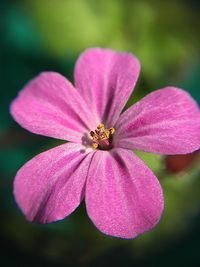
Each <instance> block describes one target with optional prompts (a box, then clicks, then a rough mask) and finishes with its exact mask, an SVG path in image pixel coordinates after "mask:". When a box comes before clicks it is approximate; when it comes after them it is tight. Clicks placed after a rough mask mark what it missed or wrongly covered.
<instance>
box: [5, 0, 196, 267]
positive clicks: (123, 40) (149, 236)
mask: <svg viewBox="0 0 200 267" xmlns="http://www.w3.org/2000/svg"><path fill="white" fill-rule="evenodd" d="M199 11H200V4H199V1H187V0H185V1H184V0H182V1H181V0H175V1H172V0H170V1H156V0H148V1H147V0H146V1H145V0H136V1H134V0H133V1H131V0H124V1H123V0H121V1H120V0H107V1H106V0H105V1H104V0H99V1H96V0H74V1H72V0H66V1H65V0H58V1H53V0H52V1H50V0H27V1H25V0H24V1H22V0H19V1H14V0H13V1H3V0H1V2H0V245H1V250H0V265H1V266H6V267H7V266H20V267H21V266H30V267H32V266H58V267H59V266H95V267H96V266H139V267H140V266H141V267H142V266H152V267H154V266H155V267H157V266H164V267H165V266H169V265H170V266H199V265H200V256H199V239H200V223H199V219H200V196H199V195H200V194H199V191H200V179H199V178H200V165H199V162H200V156H199V152H196V153H194V154H192V155H187V156H185V157H181V156H176V157H161V156H158V155H153V154H150V153H141V152H137V154H138V156H140V157H141V158H142V159H143V160H144V161H145V162H146V163H147V164H148V165H149V166H150V167H151V168H152V169H153V171H154V172H155V173H156V175H157V176H158V177H159V179H160V182H161V184H162V186H163V190H164V195H165V211H164V214H163V217H162V219H161V221H160V223H159V224H158V225H157V226H156V227H155V229H153V230H152V231H151V232H149V233H145V234H144V235H141V236H139V237H138V238H136V239H134V240H123V239H117V238H113V237H108V236H105V235H103V234H102V233H100V232H99V231H98V230H97V229H96V228H95V227H94V226H93V224H92V223H91V222H90V220H89V218H88V216H87V214H86V211H85V206H84V203H83V204H82V205H81V206H80V207H79V208H78V209H77V210H76V211H75V212H74V213H73V214H72V215H71V216H69V217H68V218H66V219H64V220H63V221H60V222H56V223H52V224H48V225H37V224H31V223H29V222H27V221H26V220H25V218H24V216H23V214H22V213H21V212H20V210H19V208H18V207H17V206H16V203H15V200H14V198H13V194H12V190H13V179H14V176H15V174H16V172H17V170H18V169H19V168H20V167H21V166H22V165H23V164H24V163H25V162H26V161H28V160H29V159H30V158H32V157H33V156H34V155H36V154H38V153H40V152H41V151H44V150H47V149H49V148H50V147H54V146H55V145H57V144H59V143H60V141H57V140H53V139H50V138H46V137H42V136H37V135H34V134H31V133H29V132H27V131H25V130H24V129H22V128H21V127H20V126H19V125H17V124H16V123H15V122H14V120H13V119H12V118H11V116H10V114H9V105H10V102H11V101H12V100H13V99H14V98H15V97H16V95H17V93H18V92H19V90H20V89H21V88H22V87H23V86H24V84H26V82H27V81H28V80H30V79H31V78H33V77H34V76H36V75H37V74H38V73H39V72H41V71H44V70H54V71H57V72H60V73H62V74H63V75H65V76H66V77H67V78H68V79H70V80H71V81H72V82H73V69H74V64H75V61H76V59H77V57H78V56H79V54H80V53H81V52H82V51H83V50H84V49H86V48H88V47H96V46H100V47H109V48H111V49H116V50H120V51H130V52H132V53H134V54H135V55H136V56H137V57H138V58H139V59H140V61H141V65H142V70H141V75H140V78H139V81H138V84H137V86H136V89H135V91H134V95H133V96H132V97H131V98H130V100H129V102H128V104H127V106H126V107H128V106H130V105H131V104H133V103H134V102H135V101H137V100H138V99H140V98H141V97H143V96H144V95H146V94H147V93H149V92H151V91H153V90H155V89H158V88H161V87H164V86H166V85H175V86H177V87H181V88H184V89H185V90H187V91H188V92H190V94H191V95H192V96H193V97H194V98H195V99H196V101H197V102H198V103H200V89H199V88H200V75H199V71H200V56H199V52H200V47H199V43H200V37H199V28H200V20H199V15H200V13H199Z"/></svg>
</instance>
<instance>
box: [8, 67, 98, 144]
mask: <svg viewBox="0 0 200 267" xmlns="http://www.w3.org/2000/svg"><path fill="white" fill-rule="evenodd" d="M11 114H12V115H13V117H14V118H15V120H16V121H17V122H18V123H19V124H20V125H21V126H22V127H24V128H26V129H27V130H29V131H31V132H33V133H36V134H41V135H46V136H50V137H54V138H58V139H63V140H69V141H75V142H81V138H82V136H83V133H86V132H88V131H90V130H91V129H93V128H94V127H96V123H95V122H94V121H93V115H92V111H89V109H88V108H87V107H86V104H85V103H84V100H83V99H82V98H81V97H80V95H79V93H78V92H77V90H76V89H74V88H73V86H72V85H71V83H70V82H69V81H68V80H67V79H66V78H65V77H64V76H62V75H60V74H58V73H55V72H44V73H42V74H40V75H39V76H37V77H36V78H35V79H33V80H32V81H31V82H29V83H28V84H27V85H26V86H25V88H24V89H23V90H22V91H21V92H20V94H19V96H18V97H17V98H16V99H15V100H14V101H13V103H12V105H11Z"/></svg>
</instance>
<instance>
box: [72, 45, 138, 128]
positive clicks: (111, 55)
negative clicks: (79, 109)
mask: <svg viewBox="0 0 200 267" xmlns="http://www.w3.org/2000/svg"><path fill="white" fill-rule="evenodd" d="M139 70H140V64H139V61H138V60H137V59H136V58H135V57H134V56H133V55H132V54H128V53H119V52H114V51H112V50H109V49H100V48H94V49H88V50H86V52H84V53H83V54H82V55H81V56H80V57H79V59H78V61H77V63H76V67H75V84H76V88H78V89H79V91H80V92H81V94H82V96H83V97H84V99H85V100H86V102H87V103H90V107H91V110H92V111H93V113H94V114H96V115H97V116H98V117H99V122H103V123H105V124H106V126H107V127H112V126H113V125H114V124H115V122H116V121H117V119H118V117H119V114H120V113H121V111H122V109H123V107H124V105H125V104H126V102H127V100H128V98H129V96H130V94H131V92H132V90H133V87H134V86H135V83H136V81H137V78H138V75H139Z"/></svg>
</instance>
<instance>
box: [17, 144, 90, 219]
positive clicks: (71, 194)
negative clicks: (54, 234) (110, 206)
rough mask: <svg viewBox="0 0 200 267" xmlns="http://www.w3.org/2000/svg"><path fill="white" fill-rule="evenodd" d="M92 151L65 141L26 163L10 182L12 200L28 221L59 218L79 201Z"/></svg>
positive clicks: (71, 209)
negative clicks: (13, 197) (12, 194)
mask: <svg viewBox="0 0 200 267" xmlns="http://www.w3.org/2000/svg"><path fill="white" fill-rule="evenodd" d="M92 155H93V153H89V154H88V153H87V152H86V151H84V150H83V147H82V146H81V145H78V144H73V143H67V144H64V145H61V146H58V147H55V148H53V149H50V150H48V151H46V152H43V153H41V154H39V155H37V156H36V157H34V158H33V159H31V160H30V161H29V162H27V163H26V164H25V165H24V166H23V167H22V168H21V169H20V170H19V171H18V173H17V175H16V178H15V181H14V195H15V198H16V202H17V204H18V205H19V207H20V208H21V210H22V211H23V212H24V214H25V215H26V217H27V219H28V220H30V221H36V222H40V223H48V222H53V221H57V220H61V219H63V218H64V217H66V216H67V215H69V214H70V213H72V212H73V211H74V210H75V209H76V207H77V206H78V205H79V204H80V202H81V200H82V198H83V196H84V190H85V180H86V176H87V172H88V168H89V164H90V162H91V157H92Z"/></svg>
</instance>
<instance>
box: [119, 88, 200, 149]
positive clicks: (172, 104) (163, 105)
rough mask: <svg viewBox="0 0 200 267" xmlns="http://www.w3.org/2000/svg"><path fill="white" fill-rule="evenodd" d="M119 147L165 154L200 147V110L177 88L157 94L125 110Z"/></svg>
mask: <svg viewBox="0 0 200 267" xmlns="http://www.w3.org/2000/svg"><path fill="white" fill-rule="evenodd" d="M115 127H116V129H117V130H116V134H115V145H116V146H119V147H123V148H135V149H138V150H144V151H147V152H153V153H161V154H186V153H191V152H193V151H195V150H197V149H199V148H200V109H199V107H198V106H197V104H196V102H195V101H194V100H193V99H192V97H191V96H190V95H189V94H188V93H186V92H185V91H183V90H182V89H177V88H173V87H166V88H164V89H160V90H157V91H154V92H152V93H150V94H149V95H147V96H146V97H144V98H143V99H142V100H140V101H139V102H138V103H137V104H135V105H133V106H132V107H130V108H129V109H128V110H127V111H125V112H124V113H123V114H122V115H121V117H120V118H119V121H118V122H117V125H116V126H115Z"/></svg>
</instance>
